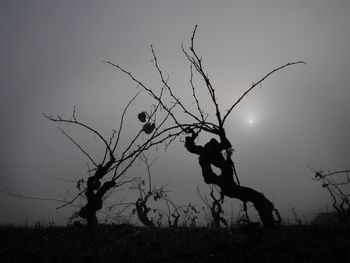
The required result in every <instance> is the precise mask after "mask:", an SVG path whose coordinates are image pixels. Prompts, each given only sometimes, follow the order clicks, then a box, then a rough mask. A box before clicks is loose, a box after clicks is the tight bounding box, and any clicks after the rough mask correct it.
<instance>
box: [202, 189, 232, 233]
mask: <svg viewBox="0 0 350 263" xmlns="http://www.w3.org/2000/svg"><path fill="white" fill-rule="evenodd" d="M209 188H210V197H211V199H210V200H209V199H208V197H207V196H206V195H204V194H202V193H201V191H200V189H199V187H197V194H198V196H199V198H200V199H201V200H202V201H203V203H204V205H205V206H206V207H207V208H208V209H209V211H210V215H211V218H212V221H211V222H210V224H211V226H212V227H214V228H218V227H220V225H221V224H223V225H224V226H227V221H226V219H225V218H224V217H223V216H222V215H223V213H224V210H223V208H222V205H223V203H224V198H225V195H224V194H223V192H222V191H221V190H218V189H217V188H216V187H215V186H214V185H210V186H209ZM215 193H216V194H219V197H216V196H215Z"/></svg>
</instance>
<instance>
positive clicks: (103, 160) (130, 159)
mask: <svg viewBox="0 0 350 263" xmlns="http://www.w3.org/2000/svg"><path fill="white" fill-rule="evenodd" d="M139 93H140V92H138V93H137V94H136V95H135V96H134V97H133V98H132V99H131V100H130V101H129V102H128V104H127V105H126V107H125V108H124V110H123V112H122V114H121V120H120V124H119V128H118V129H114V130H113V131H112V133H111V136H110V137H109V138H106V137H104V136H103V135H102V133H101V132H99V131H98V130H97V129H94V128H93V127H91V126H89V125H88V124H86V123H85V122H82V121H80V120H78V118H77V116H76V109H75V108H74V110H73V114H72V116H71V118H64V117H63V116H57V117H53V116H51V115H46V114H44V116H45V117H46V118H47V119H48V120H50V121H52V122H54V123H57V124H58V129H59V130H60V131H61V132H62V133H63V134H64V135H65V136H66V137H67V138H68V139H69V140H70V141H71V142H72V143H73V144H74V145H75V146H76V147H77V148H78V149H79V150H80V151H81V152H82V153H83V154H84V155H85V156H86V157H87V158H88V160H89V163H90V164H91V165H92V166H93V168H91V169H89V172H90V173H93V175H90V176H89V177H88V179H87V180H84V179H81V180H79V181H78V183H77V188H78V190H79V193H77V194H76V195H75V196H74V197H73V198H72V199H71V200H65V201H64V204H63V205H61V206H60V207H58V208H57V209H60V208H63V207H65V206H68V205H72V204H73V203H75V202H76V201H77V199H78V198H79V197H84V196H85V199H86V201H85V205H84V206H83V207H81V208H80V210H79V216H80V217H81V218H84V219H86V220H87V223H88V225H89V226H96V225H97V224H98V218H97V212H98V211H99V210H101V208H102V207H103V203H104V201H105V198H106V197H107V196H108V193H111V192H112V190H113V189H116V188H118V187H120V186H122V185H124V184H126V183H130V182H131V181H134V179H131V180H130V179H128V178H126V177H125V174H126V172H127V171H128V169H129V168H130V167H131V166H132V165H133V163H134V162H135V160H137V159H138V158H139V157H140V156H141V154H142V153H144V152H145V151H147V150H149V149H151V148H152V147H153V146H156V145H159V144H162V143H165V144H166V145H168V144H169V143H171V142H172V140H173V138H176V137H177V136H178V135H179V134H180V132H177V133H176V132H175V133H168V129H165V128H164V127H163V126H164V124H165V123H166V122H167V119H168V118H169V114H166V115H165V116H164V115H163V116H162V117H158V118H156V116H159V114H158V115H157V113H158V112H159V111H160V109H161V107H160V102H159V103H158V104H157V105H154V108H153V109H152V110H151V111H150V112H149V113H147V112H145V111H144V112H142V113H140V114H138V116H137V118H138V119H139V121H140V122H142V123H143V126H142V128H140V130H139V131H137V132H136V134H135V135H134V137H133V138H132V139H131V140H130V141H129V143H128V144H127V145H126V146H124V148H122V147H121V146H120V141H121V136H122V131H123V126H124V119H125V118H126V113H127V111H128V108H129V107H130V105H131V104H132V103H133V102H134V101H135V100H136V98H137V96H138V94H139ZM156 122H157V124H156ZM64 125H66V126H74V127H76V126H77V127H80V128H83V129H85V130H86V131H88V132H90V133H91V134H93V135H94V136H95V137H97V138H98V139H99V140H98V141H99V142H100V143H101V144H102V145H103V147H104V149H105V150H104V154H103V155H102V156H100V160H99V161H98V160H96V158H94V157H93V156H92V155H91V154H90V153H89V152H88V150H86V149H85V148H84V147H83V146H82V144H81V143H80V142H79V141H78V140H77V139H75V138H73V137H72V136H71V135H69V134H68V132H67V131H66V130H65V129H64V127H65V126H64ZM144 134H145V135H146V136H143V135H144ZM117 156H118V157H117Z"/></svg>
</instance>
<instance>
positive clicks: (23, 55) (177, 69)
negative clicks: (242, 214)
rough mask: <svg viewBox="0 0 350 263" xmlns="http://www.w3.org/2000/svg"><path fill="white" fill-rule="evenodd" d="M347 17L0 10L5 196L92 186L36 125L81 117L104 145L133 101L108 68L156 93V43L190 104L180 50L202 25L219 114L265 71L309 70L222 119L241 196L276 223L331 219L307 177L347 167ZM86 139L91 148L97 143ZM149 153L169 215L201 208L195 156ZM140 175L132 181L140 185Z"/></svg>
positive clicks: (132, 5) (218, 8)
mask: <svg viewBox="0 0 350 263" xmlns="http://www.w3.org/2000/svg"><path fill="white" fill-rule="evenodd" d="M349 11H350V2H349V1H346V0H335V1H323V0H306V1H273V0H268V1H266V0H264V1H261V0H259V1H258V0H255V1H250V0H248V1H247V0H244V1H243V0H242V1H238V0H235V1H207V0H206V1H203V0H201V1H199V0H198V1H182V0H181V1H159V0H151V1H141V0H140V1H133V0H132V1H88V0H86V1H82V0H81V1H80V0H79V1H78V0H75V1H35V0H28V1H16V0H8V1H7V0H4V1H1V2H0V36H1V41H0V52H1V60H0V72H1V74H0V92H1V94H0V114H1V115H0V117H1V121H2V125H1V130H0V140H1V144H0V145H1V150H0V155H1V158H0V165H1V168H2V171H1V175H0V176H1V177H0V189H3V190H7V191H11V192H19V193H22V194H27V195H33V196H42V197H51V198H60V197H62V196H64V194H65V193H66V191H67V190H72V189H74V187H75V186H74V184H70V183H67V182H63V181H57V180H55V179H53V178H52V177H60V178H66V179H72V180H78V179H80V178H84V177H86V176H87V173H86V171H87V166H86V163H87V161H88V160H86V158H85V157H84V156H83V155H82V154H81V152H79V150H78V149H76V148H75V147H74V145H72V143H71V142H70V141H69V140H67V139H66V138H64V137H63V136H62V134H61V133H60V132H59V130H57V128H56V126H55V125H54V124H53V123H50V122H49V121H48V120H47V119H45V118H44V117H43V115H42V113H48V114H53V115H58V114H62V113H63V114H65V116H69V115H70V114H71V113H72V110H73V107H74V106H76V107H77V115H78V117H79V119H80V120H82V121H86V122H87V123H89V124H91V125H93V126H94V127H97V128H98V129H99V130H101V131H102V132H103V133H104V134H107V135H108V134H110V132H111V130H112V129H113V128H115V127H116V125H117V124H118V121H119V119H120V114H121V110H122V109H123V107H124V106H125V103H126V102H127V101H128V100H129V99H130V98H131V97H132V96H133V95H134V94H135V93H136V92H137V91H138V89H137V87H136V85H135V84H134V83H132V82H131V81H130V80H129V79H128V78H127V77H126V76H124V75H122V74H120V72H118V71H117V70H115V69H114V68H112V67H110V66H108V65H106V64H103V63H102V61H103V60H110V61H112V62H114V63H116V64H119V65H121V66H123V67H125V68H127V69H128V70H130V71H132V72H133V73H134V74H135V75H136V76H137V77H138V78H139V79H140V80H142V81H143V82H144V83H146V84H147V85H150V86H151V87H155V88H156V87H159V85H160V84H159V76H158V75H157V73H156V70H155V69H154V67H153V64H152V62H151V58H152V56H151V51H150V45H151V44H153V45H154V48H155V50H156V53H157V56H158V59H159V63H160V65H161V66H162V68H163V70H164V71H165V72H167V73H169V76H170V83H171V84H172V85H173V87H174V89H175V91H176V93H177V95H178V96H180V97H181V96H184V97H186V96H187V95H186V94H189V93H188V91H189V89H190V86H189V83H188V80H189V70H188V62H187V61H186V59H185V57H184V55H183V54H182V52H181V43H184V44H186V45H187V44H188V42H189V39H190V36H191V33H192V30H193V28H194V26H195V25H196V24H198V32H197V37H196V47H197V51H198V52H199V53H200V54H201V55H202V56H203V63H204V66H205V69H206V70H207V72H208V73H209V76H210V79H211V81H212V84H213V86H214V87H215V88H216V90H217V95H218V98H219V103H220V106H221V109H222V110H225V109H227V108H229V106H230V105H231V104H232V103H233V102H234V101H235V100H236V99H237V98H238V97H239V96H240V95H241V94H242V93H243V92H244V91H245V90H246V89H247V88H249V87H250V85H251V84H252V83H254V82H255V81H257V80H258V79H259V78H260V77H262V76H263V75H264V74H266V73H267V72H269V71H270V70H272V69H273V68H275V67H278V66H280V65H283V64H286V63H288V62H292V61H297V60H303V61H305V62H306V63H307V66H303V65H297V66H293V67H290V68H287V69H285V70H283V71H281V72H279V73H277V74H275V75H273V76H272V77H271V78H269V79H268V80H266V81H265V82H264V83H263V85H262V88H257V89H256V90H255V91H253V92H252V93H251V94H250V95H249V96H248V97H247V98H245V100H244V101H243V102H242V103H241V104H240V105H239V106H238V107H237V108H236V109H235V110H234V112H233V113H232V114H231V115H230V117H229V119H228V120H227V124H226V125H227V126H226V132H227V136H228V138H229V139H230V141H231V143H232V144H233V147H234V148H235V150H236V151H235V154H234V159H235V162H236V166H237V169H238V173H239V176H240V180H241V183H242V185H246V186H250V187H254V188H255V189H256V190H258V191H261V192H263V193H264V194H265V195H266V196H267V197H268V198H269V199H270V200H273V201H274V203H275V205H276V207H277V208H279V209H280V210H281V212H282V214H283V215H284V216H290V207H291V206H292V207H295V208H296V211H297V212H298V213H299V214H300V216H302V217H305V218H310V217H312V216H313V215H314V214H315V213H317V212H318V211H319V210H321V209H326V207H329V208H330V203H329V198H328V196H327V193H326V192H325V191H324V189H322V188H321V187H320V185H318V184H317V183H315V182H313V181H312V177H313V174H312V171H311V170H310V169H309V167H317V168H322V169H330V170H336V169H344V168H349V161H350V158H349V157H350V128H349V125H350V119H349V112H350V104H349V102H348V101H349V97H350V96H349V95H350V88H349V84H348V83H349V82H350V74H349V67H348V64H349V61H350V52H349V47H350V18H349V15H348V14H349ZM143 102H145V105H143ZM147 103H149V99H147V96H146V95H145V96H144V97H141V102H140V100H139V101H138V103H135V105H133V107H132V109H131V111H130V115H129V119H130V123H131V124H130V125H131V126H130V127H132V125H133V124H132V122H133V120H132V115H133V114H135V116H136V114H137V113H138V112H139V111H141V110H143V109H144V108H145V107H148V106H149V104H148V105H146V104H147ZM250 119H253V120H254V123H253V124H249V120H250ZM135 122H136V119H135ZM129 131H132V129H131V128H129ZM81 136H82V139H83V143H86V144H87V145H88V144H89V143H93V138H92V136H90V137H89V136H86V134H82V135H81ZM204 142H205V141H202V143H204ZM93 147H94V146H93ZM93 147H92V148H93ZM92 148H90V149H92ZM156 155H159V156H160V159H159V160H158V161H157V162H156V164H155V165H154V166H153V167H152V168H153V170H152V173H153V176H154V181H155V182H157V183H158V184H166V183H168V184H169V185H168V188H169V190H171V191H172V192H171V194H172V196H173V198H174V200H175V201H176V202H177V203H183V204H186V203H188V202H191V203H200V201H199V198H198V196H197V195H196V194H195V189H196V186H197V185H201V188H202V189H203V190H204V189H207V188H206V186H205V184H204V182H203V179H202V176H201V172H200V167H199V164H198V161H197V157H196V156H193V155H191V154H190V153H187V152H186V151H185V149H184V147H183V145H182V144H181V143H180V142H176V143H174V144H173V145H172V147H171V148H170V149H169V150H168V151H167V152H166V153H164V152H163V151H159V152H157V153H156ZM135 166H136V167H135V169H134V170H131V171H130V173H142V172H144V173H145V171H144V169H142V167H141V165H138V164H136V165H135ZM169 167H172V169H171V170H169V169H168V168H169ZM133 175H134V174H130V176H133ZM122 198H123V197H122V196H116V199H118V200H120V199H122ZM233 203H235V205H236V206H237V207H238V205H239V202H238V201H233ZM0 206H1V213H0V223H20V224H22V223H25V222H26V221H28V222H34V221H36V220H41V221H43V222H47V221H49V220H54V221H55V222H58V223H62V222H64V220H63V218H62V216H61V215H60V213H62V214H64V215H65V216H69V213H71V210H68V211H67V210H66V211H65V210H62V211H60V212H59V213H56V210H55V207H56V206H57V204H55V203H51V202H39V201H31V200H24V199H16V198H13V197H9V196H5V195H0Z"/></svg>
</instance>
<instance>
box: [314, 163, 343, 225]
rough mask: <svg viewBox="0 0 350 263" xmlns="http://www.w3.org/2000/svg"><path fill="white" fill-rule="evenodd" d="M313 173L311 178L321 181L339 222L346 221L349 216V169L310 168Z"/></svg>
mask: <svg viewBox="0 0 350 263" xmlns="http://www.w3.org/2000/svg"><path fill="white" fill-rule="evenodd" d="M312 170H313V171H314V173H315V177H314V178H313V180H315V181H319V182H321V183H322V187H323V188H324V189H326V190H327V192H328V194H329V196H330V197H331V200H332V206H333V208H334V209H335V211H336V212H337V217H338V222H339V223H340V224H346V223H348V219H349V217H350V193H349V188H348V186H349V185H350V170H348V169H345V170H338V171H333V172H330V171H328V172H325V171H323V170H320V169H312Z"/></svg>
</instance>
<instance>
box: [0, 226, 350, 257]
mask: <svg viewBox="0 0 350 263" xmlns="http://www.w3.org/2000/svg"><path fill="white" fill-rule="evenodd" d="M349 234H350V229H349V228H347V229H346V228H335V227H311V226H290V227H286V226H284V227H279V228H277V229H275V230H269V231H265V230H262V229H248V228H245V229H232V230H229V229H218V230H210V229H207V228H194V229H190V228H176V229H145V228H138V227H133V226H128V225H121V226H99V227H97V228H95V229H87V228H85V227H49V228H40V227H39V228H14V227H0V262H4V263H5V262H37V263H39V262H86V263H88V262H152V263H154V262H216V263H222V262H284V263H285V262H350V235H349Z"/></svg>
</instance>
